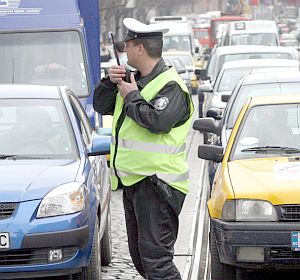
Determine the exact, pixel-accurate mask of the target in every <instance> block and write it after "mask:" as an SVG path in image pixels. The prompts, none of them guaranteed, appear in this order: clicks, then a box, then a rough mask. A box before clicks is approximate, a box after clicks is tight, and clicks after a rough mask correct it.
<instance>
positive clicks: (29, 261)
mask: <svg viewBox="0 0 300 280" xmlns="http://www.w3.org/2000/svg"><path fill="white" fill-rule="evenodd" d="M51 249H53V248H51ZM77 250H78V248H76V247H66V248H63V260H62V261H66V260H68V259H70V258H71V257H73V256H74V255H75V253H76V252H77ZM47 263H48V249H47V248H43V249H18V250H9V251H1V254H0V267H1V266H17V265H37V264H47Z"/></svg>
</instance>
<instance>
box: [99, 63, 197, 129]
mask: <svg viewBox="0 0 300 280" xmlns="http://www.w3.org/2000/svg"><path fill="white" fill-rule="evenodd" d="M168 68H169V66H166V65H165V62H164V60H163V59H160V61H159V62H158V63H157V64H156V66H155V67H154V69H153V70H152V72H151V73H150V74H148V75H147V76H145V77H141V75H140V73H139V72H137V73H136V74H135V79H136V81H137V85H138V88H139V90H134V91H132V92H130V93H129V94H128V95H127V96H126V98H125V100H124V108H123V112H122V114H121V116H120V118H119V120H118V124H117V129H118V127H120V126H121V124H122V122H123V120H124V118H125V114H126V115H127V116H128V117H130V118H131V119H133V120H134V121H135V122H136V123H138V124H139V125H140V126H142V127H144V128H146V129H148V130H150V131H151V132H153V133H168V132H169V131H170V130H171V129H172V127H176V126H179V125H181V124H183V123H184V122H185V121H187V119H188V118H189V115H190V110H191V108H190V103H189V100H188V98H187V96H186V93H184V92H183V91H182V89H181V88H180V86H179V85H178V84H177V83H176V82H173V81H171V82H169V83H168V84H167V85H165V87H164V88H162V90H161V91H160V92H159V93H158V94H157V95H156V96H155V97H154V98H153V99H152V100H150V101H149V102H147V101H146V100H145V99H144V98H143V97H142V96H141V94H140V91H141V90H142V89H143V88H144V87H145V86H146V85H147V83H149V82H150V81H151V80H153V79H154V78H155V77H156V76H158V75H159V74H160V73H162V72H164V71H166V70H167V69H168ZM117 92H118V88H117V84H114V83H112V82H111V81H110V79H109V78H108V77H104V78H103V79H102V80H101V82H100V84H99V85H98V86H97V87H96V89H95V92H94V101H93V106H94V109H95V111H97V112H99V113H100V114H102V115H113V112H114V107H115V99H116V94H117ZM162 97H164V99H163V100H164V101H166V100H167V102H168V104H167V106H166V107H165V108H164V109H161V108H159V106H155V102H156V100H158V99H160V98H162Z"/></svg>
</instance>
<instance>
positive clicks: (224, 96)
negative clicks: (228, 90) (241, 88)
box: [221, 94, 230, 102]
mask: <svg viewBox="0 0 300 280" xmlns="http://www.w3.org/2000/svg"><path fill="white" fill-rule="evenodd" d="M229 98H230V94H222V96H221V100H222V102H228V100H229Z"/></svg>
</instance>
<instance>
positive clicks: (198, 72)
mask: <svg viewBox="0 0 300 280" xmlns="http://www.w3.org/2000/svg"><path fill="white" fill-rule="evenodd" d="M195 75H196V76H197V77H199V79H200V80H201V81H206V80H209V77H208V76H207V70H206V69H195Z"/></svg>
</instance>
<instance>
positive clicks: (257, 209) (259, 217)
mask: <svg viewBox="0 0 300 280" xmlns="http://www.w3.org/2000/svg"><path fill="white" fill-rule="evenodd" d="M222 219H223V220H226V221H240V222H241V221H272V222H275V221H278V216H277V213H276V210H275V207H274V206H273V205H272V204H271V203H270V202H268V201H265V200H250V199H236V200H227V201H226V202H225V204H224V206H223V210H222Z"/></svg>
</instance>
